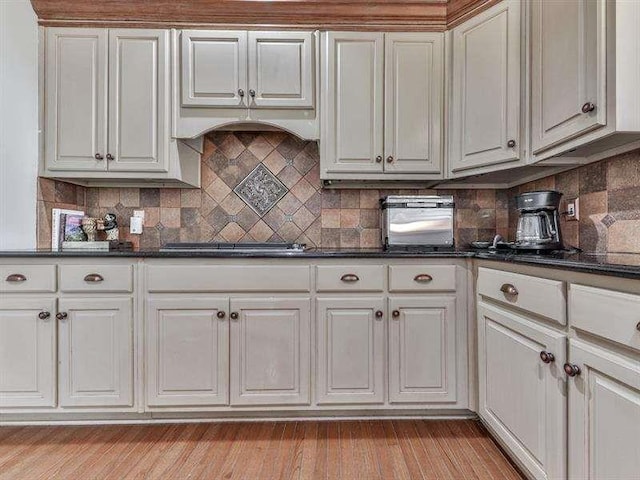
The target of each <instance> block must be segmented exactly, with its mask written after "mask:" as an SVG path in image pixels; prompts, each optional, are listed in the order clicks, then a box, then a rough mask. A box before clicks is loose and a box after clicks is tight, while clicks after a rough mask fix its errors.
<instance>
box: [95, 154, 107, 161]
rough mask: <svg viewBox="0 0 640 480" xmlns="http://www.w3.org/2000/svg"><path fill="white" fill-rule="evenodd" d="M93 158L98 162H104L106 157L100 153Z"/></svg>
mask: <svg viewBox="0 0 640 480" xmlns="http://www.w3.org/2000/svg"><path fill="white" fill-rule="evenodd" d="M93 158H95V159H96V160H104V155H100V154H99V153H96V154H95V155H94V156H93Z"/></svg>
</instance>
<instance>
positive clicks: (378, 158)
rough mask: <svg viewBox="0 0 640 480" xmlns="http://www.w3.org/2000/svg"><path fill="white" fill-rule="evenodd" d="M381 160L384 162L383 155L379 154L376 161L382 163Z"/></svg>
mask: <svg viewBox="0 0 640 480" xmlns="http://www.w3.org/2000/svg"><path fill="white" fill-rule="evenodd" d="M380 162H382V155H378V156H377V157H376V163H380Z"/></svg>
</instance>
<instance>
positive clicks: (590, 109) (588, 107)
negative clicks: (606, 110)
mask: <svg viewBox="0 0 640 480" xmlns="http://www.w3.org/2000/svg"><path fill="white" fill-rule="evenodd" d="M595 109H596V106H595V105H594V104H593V103H591V102H587V103H585V104H584V105H582V113H589V112H593V111H594V110H595Z"/></svg>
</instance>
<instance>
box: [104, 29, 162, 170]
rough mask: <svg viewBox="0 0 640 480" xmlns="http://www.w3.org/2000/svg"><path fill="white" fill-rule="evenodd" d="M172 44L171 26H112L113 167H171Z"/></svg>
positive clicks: (111, 108)
mask: <svg viewBox="0 0 640 480" xmlns="http://www.w3.org/2000/svg"><path fill="white" fill-rule="evenodd" d="M168 47H169V31H168V30H136V29H127V30H109V148H108V155H109V156H108V157H107V159H108V164H109V170H114V171H137V172H158V171H161V172H166V171H168V169H169V152H168V148H169V137H170V133H169V48H168Z"/></svg>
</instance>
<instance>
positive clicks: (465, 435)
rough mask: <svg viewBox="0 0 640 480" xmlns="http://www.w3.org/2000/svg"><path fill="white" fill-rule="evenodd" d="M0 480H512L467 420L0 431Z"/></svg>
mask: <svg viewBox="0 0 640 480" xmlns="http://www.w3.org/2000/svg"><path fill="white" fill-rule="evenodd" d="M0 478H1V479H2V480H5V479H17V480H35V479H65V480H75V479H78V480H80V479H81V480H88V479H106V478H108V479H118V480H119V479H180V480H181V479H207V480H209V479H246V480H263V479H264V480H268V479H313V480H317V479H330V480H334V479H344V480H351V479H363V480H373V479H381V480H392V479H464V480H473V479H477V480H485V479H486V480H489V479H495V480H509V479H521V477H520V475H519V474H518V473H517V471H516V470H515V469H514V467H513V466H511V464H510V463H509V461H508V460H507V459H506V458H505V456H504V455H503V454H502V452H501V451H500V450H499V449H498V448H497V447H496V445H495V444H494V443H493V441H492V440H491V438H490V437H489V436H488V434H487V432H486V431H485V430H484V429H483V428H482V426H480V425H479V424H478V423H477V422H474V421H471V420H464V421H413V420H402V421H344V422H342V421H340V422H338V421H327V422H256V423H198V424H167V425H152V426H147V425H145V426H137V425H135V426H133V425H124V426H123V425H118V426H87V427H84V426H82V427H60V426H57V427H0Z"/></svg>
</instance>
